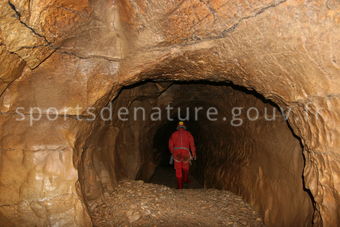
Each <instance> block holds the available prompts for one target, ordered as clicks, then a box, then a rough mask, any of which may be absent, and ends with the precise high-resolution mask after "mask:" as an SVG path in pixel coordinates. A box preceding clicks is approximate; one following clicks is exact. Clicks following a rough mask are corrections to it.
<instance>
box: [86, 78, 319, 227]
mask: <svg viewBox="0 0 340 227" xmlns="http://www.w3.org/2000/svg"><path fill="white" fill-rule="evenodd" d="M109 106H110V107H111V108H110V109H112V111H111V112H110V113H109V114H112V121H108V122H106V121H100V122H98V123H97V124H98V125H96V126H95V127H94V128H93V130H91V135H90V136H89V139H88V141H86V147H87V148H88V149H87V150H85V151H84V153H83V155H84V156H85V157H86V158H85V159H84V164H83V165H82V166H84V172H83V171H82V168H79V169H80V171H81V172H80V173H79V174H80V175H83V174H84V176H82V177H81V179H84V180H83V181H80V184H81V187H82V189H83V193H84V195H85V198H86V199H87V198H88V202H89V204H93V202H91V201H93V200H94V201H96V200H95V199H97V198H98V196H100V195H101V194H103V193H105V192H106V193H107V194H114V190H113V187H112V185H113V184H112V181H113V182H114V184H115V183H116V182H119V181H121V180H126V179H130V180H142V181H144V182H151V183H154V184H164V185H166V186H169V187H173V188H176V187H175V183H176V182H175V181H176V176H175V171H174V170H173V166H172V165H170V164H169V159H170V152H169V150H168V140H169V137H170V135H171V134H172V133H173V132H174V131H175V130H176V126H177V123H178V121H179V120H181V121H184V122H185V125H186V127H187V130H189V131H190V132H191V133H192V135H193V137H194V139H195V141H196V146H197V160H195V161H192V166H191V176H190V177H192V178H193V180H194V181H195V182H196V183H194V184H193V185H191V184H192V183H193V182H191V184H189V185H188V188H196V189H197V188H216V189H225V190H230V191H232V192H234V193H236V194H238V195H241V196H242V197H243V198H244V199H245V200H246V201H247V202H249V203H251V204H252V205H253V206H254V207H255V208H256V209H257V211H258V212H259V213H261V214H262V217H263V218H264V219H265V220H266V223H274V222H276V223H280V224H282V225H292V224H297V225H308V224H309V225H311V224H312V216H313V210H314V208H313V203H312V199H313V198H312V197H310V194H309V193H308V189H306V188H305V187H304V179H303V168H304V160H303V153H302V147H301V143H300V141H299V139H298V138H297V137H296V136H295V135H294V134H293V132H292V130H291V129H290V127H289V125H288V123H287V121H286V120H285V119H284V118H285V117H287V116H285V115H284V112H283V111H282V110H280V108H279V107H278V106H277V105H275V104H274V103H273V102H271V101H269V100H266V99H265V98H263V97H262V96H261V95H259V94H258V93H256V92H255V91H251V90H247V89H245V88H243V87H239V86H235V85H232V84H230V83H229V84H228V83H212V82H208V81H196V82H194V81H192V82H190V81H186V82H167V81H157V82H152V81H148V82H141V83H138V84H135V85H132V86H128V87H125V88H123V89H122V90H121V92H120V93H119V95H118V96H117V97H116V98H115V99H114V100H113V101H112V102H110V104H109ZM281 111H282V112H281ZM122 113H124V115H120V114H122ZM91 166H92V167H93V169H91V168H90V167H91ZM287 198H294V200H292V201H291V202H290V203H289V205H288V204H287V203H286V200H287ZM90 207H93V205H92V206H91V205H90ZM93 212H95V209H94V210H93ZM90 214H91V212H90ZM94 220H96V219H94Z"/></svg>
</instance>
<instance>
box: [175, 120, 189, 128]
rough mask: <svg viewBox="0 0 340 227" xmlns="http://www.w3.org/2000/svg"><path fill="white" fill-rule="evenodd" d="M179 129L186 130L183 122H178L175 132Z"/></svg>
mask: <svg viewBox="0 0 340 227" xmlns="http://www.w3.org/2000/svg"><path fill="white" fill-rule="evenodd" d="M180 128H184V129H187V127H185V125H184V122H183V121H180V122H178V125H177V130H178V129H180Z"/></svg>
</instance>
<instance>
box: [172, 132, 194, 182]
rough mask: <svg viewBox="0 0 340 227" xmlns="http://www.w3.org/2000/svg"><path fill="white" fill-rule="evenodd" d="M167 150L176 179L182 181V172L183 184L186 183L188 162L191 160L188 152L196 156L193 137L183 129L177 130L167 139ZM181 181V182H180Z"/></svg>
mask: <svg viewBox="0 0 340 227" xmlns="http://www.w3.org/2000/svg"><path fill="white" fill-rule="evenodd" d="M169 150H170V152H171V153H172V156H173V158H174V161H175V169H176V177H177V179H178V180H180V179H182V171H183V172H184V173H183V175H184V176H183V178H184V179H183V180H184V182H188V174H189V166H190V165H189V162H190V158H191V154H190V151H191V152H192V155H193V156H196V147H195V143H194V137H193V136H192V135H191V133H190V132H189V131H187V130H185V129H184V128H179V129H178V130H177V131H175V132H174V133H172V135H171V137H170V139H169ZM180 181H181V180H180Z"/></svg>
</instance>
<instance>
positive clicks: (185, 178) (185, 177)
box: [183, 170, 190, 184]
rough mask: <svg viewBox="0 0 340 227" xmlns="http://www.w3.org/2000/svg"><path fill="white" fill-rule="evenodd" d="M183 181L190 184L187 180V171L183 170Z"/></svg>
mask: <svg viewBox="0 0 340 227" xmlns="http://www.w3.org/2000/svg"><path fill="white" fill-rule="evenodd" d="M183 178H184V179H183V181H184V183H186V184H190V180H189V170H184V171H183Z"/></svg>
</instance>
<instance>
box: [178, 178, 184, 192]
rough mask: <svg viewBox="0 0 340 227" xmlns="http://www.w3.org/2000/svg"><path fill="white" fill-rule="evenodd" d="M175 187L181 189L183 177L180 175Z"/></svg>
mask: <svg viewBox="0 0 340 227" xmlns="http://www.w3.org/2000/svg"><path fill="white" fill-rule="evenodd" d="M177 189H183V178H182V177H178V178H177Z"/></svg>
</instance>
